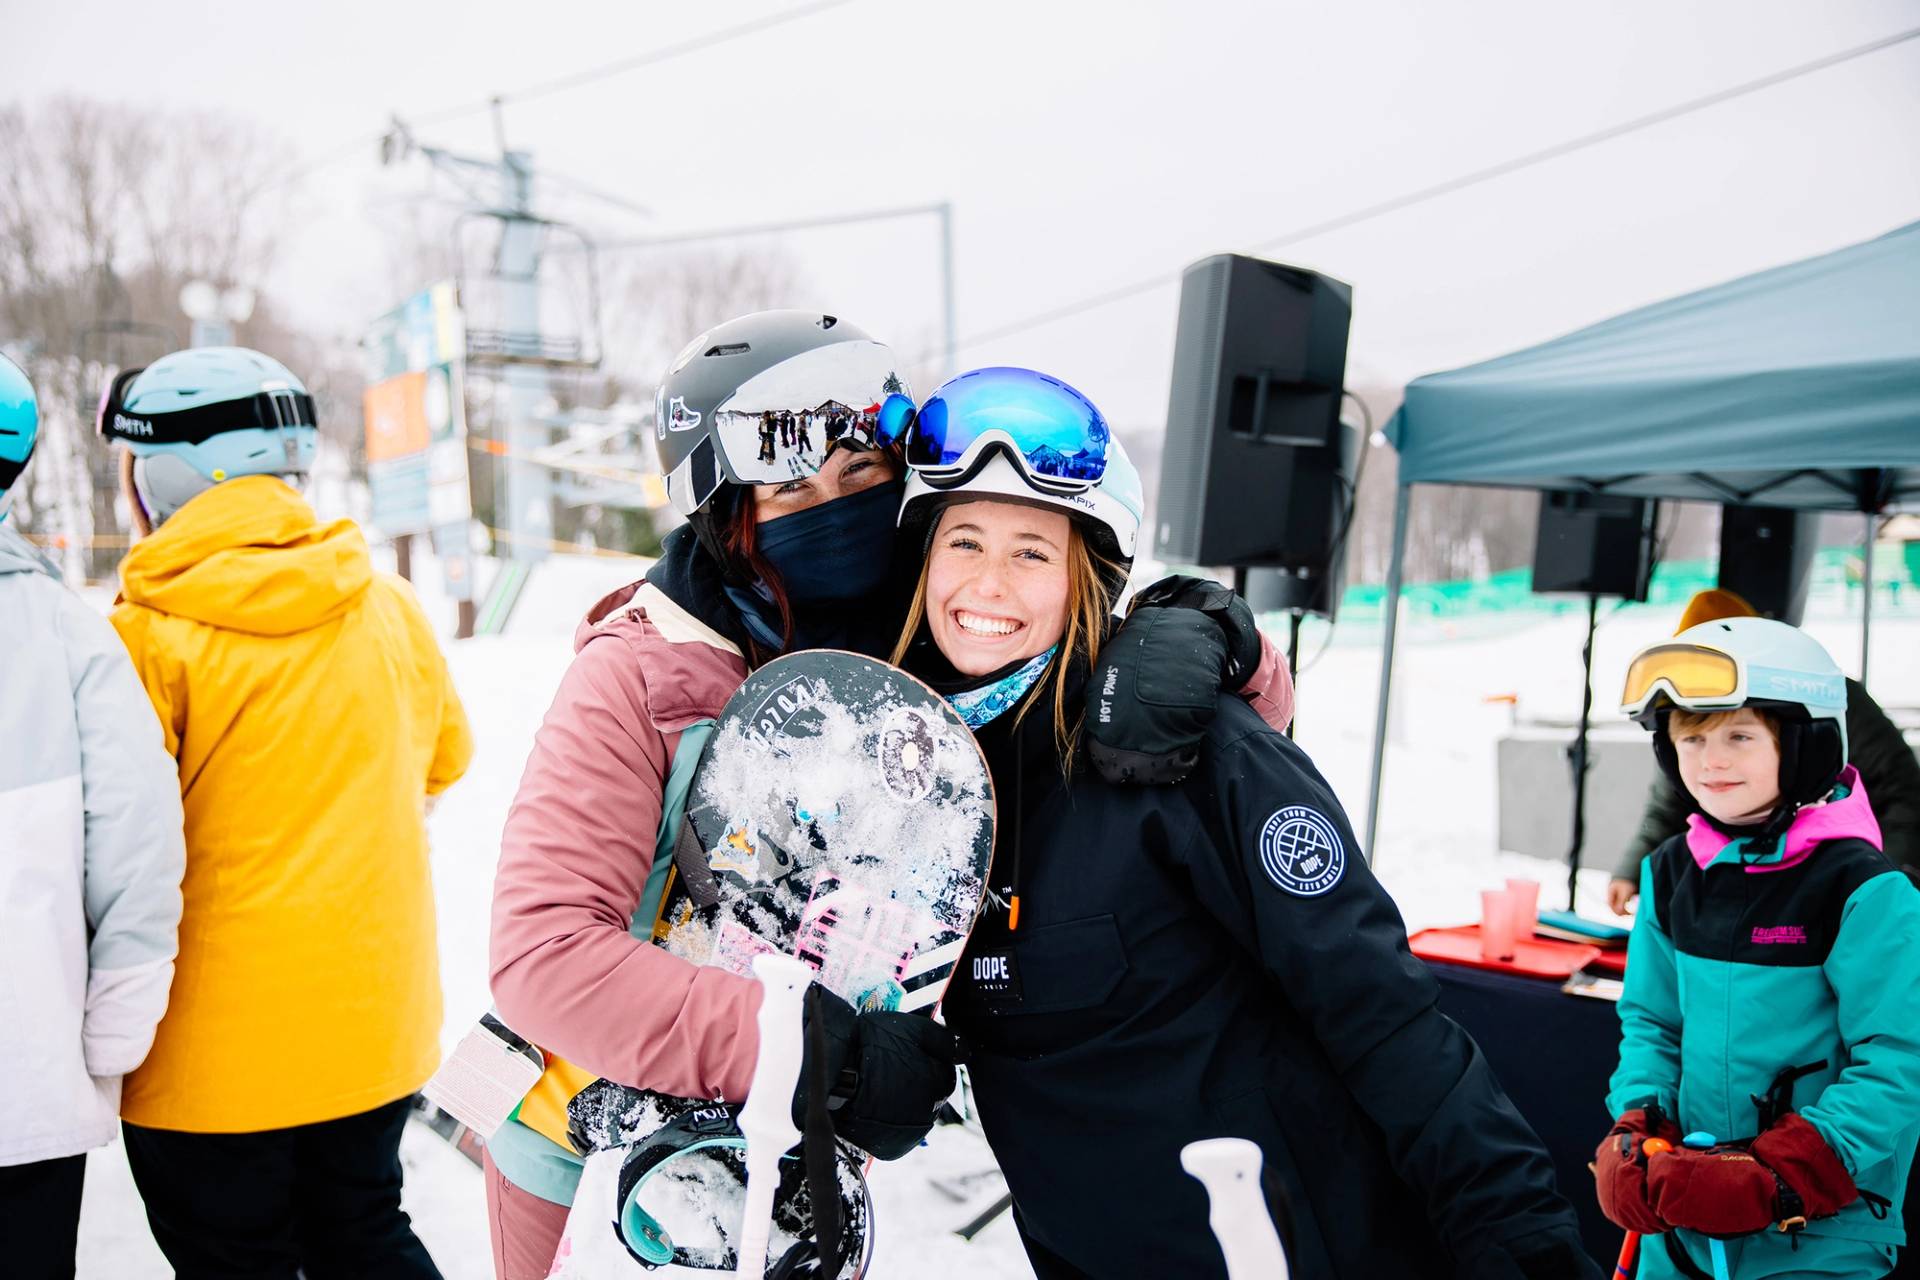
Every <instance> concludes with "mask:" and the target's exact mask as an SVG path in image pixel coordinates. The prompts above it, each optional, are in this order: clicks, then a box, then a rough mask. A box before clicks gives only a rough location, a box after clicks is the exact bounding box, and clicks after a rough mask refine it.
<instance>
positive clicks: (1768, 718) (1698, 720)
mask: <svg viewBox="0 0 1920 1280" xmlns="http://www.w3.org/2000/svg"><path fill="white" fill-rule="evenodd" d="M1742 711H1751V712H1753V714H1754V716H1755V718H1756V719H1758V720H1759V721H1760V723H1761V724H1763V725H1765V726H1767V733H1768V734H1769V735H1771V736H1772V738H1773V745H1774V747H1775V748H1776V749H1778V747H1779V746H1780V717H1779V716H1777V715H1775V714H1774V713H1773V712H1771V711H1768V710H1766V709H1764V708H1762V707H1735V708H1734V709H1733V710H1731V711H1688V710H1687V709H1686V708H1684V707H1675V708H1674V709H1673V711H1672V712H1671V713H1670V714H1669V715H1668V716H1667V736H1668V737H1669V738H1677V737H1679V736H1680V735H1681V734H1683V733H1692V732H1693V731H1694V730H1695V729H1711V728H1714V727H1715V726H1717V725H1722V724H1725V723H1726V722H1727V721H1729V720H1731V719H1733V717H1735V716H1737V715H1739V714H1740V713H1741V712H1742Z"/></svg>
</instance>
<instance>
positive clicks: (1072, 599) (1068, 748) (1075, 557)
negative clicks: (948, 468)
mask: <svg viewBox="0 0 1920 1280" xmlns="http://www.w3.org/2000/svg"><path fill="white" fill-rule="evenodd" d="M981 501H992V499H990V498H989V499H981ZM943 514H945V513H944V512H941V513H936V515H935V516H934V528H935V529H938V528H939V521H940V516H941V515H943ZM930 559H931V557H929V558H928V560H923V561H922V562H921V565H920V580H919V581H918V582H916V583H914V587H913V602H912V603H911V604H910V605H908V606H907V620H906V622H905V624H904V625H903V626H902V628H901V631H900V639H899V640H898V641H897V642H896V643H895V644H894V646H893V655H892V657H890V658H889V659H888V661H890V662H892V663H893V664H894V665H895V666H898V665H899V664H900V662H901V661H902V659H904V658H905V657H906V656H907V650H908V649H910V648H911V647H912V646H913V642H914V639H915V638H916V637H917V636H918V635H919V634H920V628H921V626H922V625H923V624H924V623H925V622H926V618H927V566H928V563H929V562H930ZM1066 561H1067V623H1066V627H1065V629H1064V630H1063V631H1062V632H1061V635H1060V652H1059V653H1058V654H1057V655H1055V658H1054V661H1053V662H1052V663H1051V664H1049V668H1048V671H1047V674H1046V677H1045V678H1044V679H1042V680H1040V681H1039V682H1038V683H1036V684H1035V685H1034V686H1033V688H1032V689H1031V690H1030V691H1029V692H1028V693H1027V696H1026V697H1024V698H1022V699H1021V700H1020V705H1019V707H1018V708H1017V709H1016V710H1015V712H1014V719H1013V723H1014V725H1015V726H1016V727H1018V726H1019V724H1020V722H1021V721H1022V720H1024V719H1025V718H1026V715H1027V712H1028V711H1030V710H1031V709H1032V708H1033V707H1034V706H1035V705H1036V704H1037V703H1039V702H1040V701H1041V700H1042V699H1044V698H1051V700H1052V702H1053V740H1054V744H1055V745H1056V746H1057V747H1058V748H1059V749H1060V767H1061V770H1062V772H1064V773H1066V774H1068V775H1069V776H1071V774H1072V773H1073V755H1074V751H1075V750H1076V749H1077V747H1078V745H1079V739H1080V721H1081V716H1082V710H1083V709H1082V708H1080V707H1074V708H1072V709H1069V708H1068V706H1067V670H1068V668H1069V667H1071V666H1073V664H1074V659H1075V658H1076V657H1078V658H1081V659H1084V661H1085V665H1086V667H1087V669H1088V670H1091V669H1092V668H1093V665H1094V663H1095V662H1097V661H1098V660H1099V658H1100V645H1101V642H1102V641H1103V640H1105V639H1106V634H1107V622H1108V619H1109V618H1111V617H1112V615H1113V606H1114V594H1115V592H1116V591H1117V590H1118V588H1119V585H1120V584H1122V583H1124V582H1125V581H1126V576H1127V571H1126V566H1125V565H1122V564H1119V563H1117V562H1115V561H1112V560H1108V559H1107V558H1106V557H1104V556H1102V555H1099V554H1097V553H1096V552H1095V551H1094V550H1093V548H1092V547H1091V546H1089V545H1088V544H1087V539H1086V535H1085V534H1084V533H1082V532H1081V529H1080V522H1079V521H1078V520H1074V519H1072V518H1069V519H1068V520H1067V552H1066ZM1049 690H1051V692H1049Z"/></svg>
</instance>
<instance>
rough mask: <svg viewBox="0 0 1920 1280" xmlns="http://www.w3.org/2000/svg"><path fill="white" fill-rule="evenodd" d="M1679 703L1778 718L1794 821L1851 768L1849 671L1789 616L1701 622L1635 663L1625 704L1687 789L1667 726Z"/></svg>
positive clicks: (1783, 782)
mask: <svg viewBox="0 0 1920 1280" xmlns="http://www.w3.org/2000/svg"><path fill="white" fill-rule="evenodd" d="M1676 707H1677V708H1681V709H1684V710H1687V711H1694V712H1699V713H1701V714H1710V713H1712V712H1716V711H1733V710H1737V709H1739V708H1741V707H1754V708H1756V709H1760V710H1764V711H1767V712H1770V713H1771V714H1772V715H1773V716H1774V717H1775V718H1776V719H1777V720H1778V721H1779V722H1780V795H1781V798H1782V800H1783V801H1784V802H1785V803H1784V804H1783V805H1782V806H1781V813H1782V814H1784V815H1785V816H1786V817H1788V818H1790V817H1791V815H1792V813H1793V811H1794V810H1796V809H1797V808H1798V807H1799V806H1801V805H1803V804H1811V803H1813V802H1815V801H1817V800H1821V799H1824V798H1825V797H1826V795H1827V793H1828V792H1830V791H1832V790H1833V784H1834V781H1835V779H1837V778H1838V777H1839V776H1840V770H1841V769H1842V768H1844V767H1845V766H1846V763H1847V682H1846V677H1845V676H1843V675H1842V674H1841V673H1840V667H1839V665H1838V664H1837V663H1835V662H1834V660H1833V657H1832V655H1830V654H1829V653H1828V652H1827V651H1826V650H1825V649H1824V648H1822V647H1821V646H1820V643H1819V641H1817V640H1815V639H1814V638H1813V637H1812V636H1809V635H1808V634H1807V633H1806V632H1804V631H1802V630H1800V628H1798V627H1793V626H1789V625H1787V624H1786V623H1784V622H1776V621H1774V620H1773V619H1771V618H1721V619H1719V620H1717V621H1714V622H1703V623H1701V624H1699V625H1698V626H1693V627H1688V628H1687V629H1686V630H1685V631H1682V632H1681V633H1680V634H1678V635H1676V636H1674V637H1673V638H1672V639H1670V640H1662V641H1660V642H1658V643H1657V644H1652V645H1648V646H1647V647H1646V648H1645V649H1642V650H1641V651H1640V652H1639V653H1638V654H1636V655H1634V659H1633V661H1632V663H1631V664H1629V665H1628V667H1627V681H1626V687H1625V688H1624V689H1623V690H1622V692H1621V698H1620V710H1621V712H1622V713H1624V714H1625V715H1626V716H1627V717H1629V718H1630V719H1633V720H1636V721H1638V722H1639V723H1640V724H1641V725H1642V726H1644V727H1646V728H1648V729H1650V730H1652V731H1653V750H1654V758H1655V759H1656V760H1658V761H1659V763H1660V767H1661V769H1662V770H1664V771H1665V772H1666V774H1667V775H1668V777H1670V778H1671V779H1672V780H1673V783H1674V785H1675V786H1676V787H1678V788H1679V789H1680V792H1681V794H1682V795H1685V794H1687V792H1686V788H1685V786H1684V785H1682V784H1681V781H1680V773H1679V760H1678V756H1677V755H1676V753H1675V750H1674V745H1673V740H1672V738H1671V737H1670V736H1669V734H1668V732H1667V718H1668V716H1669V715H1670V714H1671V713H1672V712H1673V710H1674V709H1675V708H1676ZM1769 825H1770V826H1771V825H1772V824H1769Z"/></svg>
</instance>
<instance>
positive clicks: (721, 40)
mask: <svg viewBox="0 0 1920 1280" xmlns="http://www.w3.org/2000/svg"><path fill="white" fill-rule="evenodd" d="M853 3H855V0H818V2H817V3H814V4H806V5H799V6H797V7H795V8H792V9H784V10H781V11H780V12H778V13H772V14H768V15H766V16H764V17H761V18H756V19H754V20H753V21H750V22H741V23H736V24H734V25H733V26H731V27H722V28H721V29H719V30H718V31H710V32H707V33H705V34H703V35H698V36H694V37H692V38H690V39H687V40H682V41H679V42H678V43H675V44H669V45H662V46H661V47H659V48H657V49H649V50H647V51H646V52H644V53H639V54H635V55H633V56H632V57H628V58H622V59H620V60H618V61H615V62H609V63H603V64H601V65H600V66H597V67H590V68H588V69H586V70H584V71H576V72H572V73H570V74H567V75H563V76H556V77H555V78H553V79H551V80H544V81H541V82H540V83H538V84H533V85H529V86H527V87H526V88H524V89H516V90H514V91H512V92H511V93H501V94H495V95H494V96H493V97H490V98H488V99H487V100H486V101H484V102H480V103H463V104H461V105H459V106H454V107H443V108H440V109H439V110H437V111H430V112H428V113H426V114H425V115H419V116H414V117H412V118H411V120H412V123H413V124H415V125H419V126H422V127H427V126H431V125H436V124H444V123H446V122H447V121H449V120H459V119H463V118H465V117H467V116H471V115H477V114H479V113H480V112H483V111H491V110H493V109H494V108H495V107H496V106H504V105H506V104H507V103H510V102H526V101H529V100H531V99H534V98H542V97H546V96H548V95H550V94H555V93H560V92H562V91H564V90H567V89H574V88H578V87H580V86H581V85H586V84H592V83H593V82H595V81H597V80H604V79H607V78H608V77H610V76H616V75H621V74H623V73H625V72H628V71H636V70H638V69H639V68H641V67H649V66H653V65H655V64H657V63H661V62H667V61H670V60H672V59H674V58H679V57H684V56H685V55H687V54H689V53H698V52H700V51H701V50H703V49H710V48H713V47H714V46H715V45H720V44H725V43H727V42H728V41H731V40H739V39H742V38H744V37H746V36H751V35H756V34H758V33H760V32H762V31H765V30H767V29H769V28H771V27H777V26H781V25H783V24H785V23H789V22H798V21H800V20H801V19H803V18H811V17H813V16H814V15H815V14H818V13H824V12H825V11H827V10H828V9H835V8H839V7H840V6H842V5H847V4H853ZM387 133H388V131H387V130H386V129H381V130H379V131H378V132H374V133H363V134H360V135H358V136H356V137H354V138H352V139H351V140H348V141H343V142H341V143H340V144H339V145H337V146H334V147H329V148H327V149H326V150H325V151H322V152H321V153H319V154H318V155H316V156H313V157H311V158H309V159H307V160H303V161H300V162H298V163H296V165H295V166H294V167H293V168H292V169H290V170H288V171H287V172H285V173H281V174H277V175H275V176H274V177H271V178H269V179H267V180H266V181H264V182H262V183H260V184H259V185H258V186H256V187H254V188H252V189H251V190H250V191H248V192H247V198H249V199H251V198H253V197H255V196H258V195H263V194H265V193H266V192H268V191H271V190H274V189H275V188H277V187H282V186H286V185H287V184H289V183H293V182H298V181H300V180H301V179H302V178H307V177H311V176H312V175H313V174H315V173H317V172H319V171H320V170H322V169H325V168H327V167H329V166H331V165H334V164H337V163H339V162H340V161H341V160H343V159H346V158H347V157H348V156H351V155H353V154H354V153H355V152H357V151H359V150H360V149H361V148H363V147H371V146H376V145H378V144H379V142H380V140H381V139H382V138H384V137H386V136H387ZM550 176H552V175H550ZM576 185H578V184H576ZM582 189H583V190H584V189H585V188H582ZM589 194H592V195H596V196H599V197H600V198H601V199H604V200H607V201H608V202H609V203H626V202H625V200H624V197H618V196H613V195H611V194H609V193H606V192H602V191H590V192H589ZM628 207H630V208H636V209H637V208H638V206H633V205H629V206H628ZM641 211H643V212H644V210H641Z"/></svg>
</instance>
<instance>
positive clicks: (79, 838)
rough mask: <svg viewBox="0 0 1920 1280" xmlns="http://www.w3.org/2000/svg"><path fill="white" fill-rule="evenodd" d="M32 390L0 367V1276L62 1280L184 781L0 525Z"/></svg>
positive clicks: (150, 973)
mask: <svg viewBox="0 0 1920 1280" xmlns="http://www.w3.org/2000/svg"><path fill="white" fill-rule="evenodd" d="M36 427H37V412H36V405H35V401H34V396H33V389H32V387H31V386H30V385H29V384H28V382H27V379H26V377H25V375H24V374H22V373H21V372H20V370H19V369H18V368H17V367H16V366H15V365H14V364H13V363H12V362H11V361H9V360H7V359H6V357H4V356H0V1018H3V1019H4V1023H5V1025H4V1028H0V1099H4V1100H5V1102H4V1105H0V1272H4V1273H5V1274H6V1275H8V1276H10V1277H20V1278H21V1280H27V1278H29V1277H31V1278H33V1280H38V1278H39V1277H42V1276H72V1275H73V1272H74V1252H75V1246H76V1244H77V1237H78V1233H79V1225H80V1188H81V1184H82V1180H83V1178H84V1176H85V1171H86V1152H87V1151H89V1150H91V1149H92V1148H94V1147H99V1146H105V1145H106V1144H107V1142H109V1141H110V1140H111V1139H112V1138H113V1136H114V1133H115V1131H116V1129H117V1127H118V1119H119V1110H120V1077H121V1076H122V1075H124V1074H126V1073H127V1072H128V1071H131V1070H132V1069H133V1068H135V1067H137V1066H139V1065H140V1063H141V1060H142V1059H144V1058H145V1057H146V1056H147V1050H148V1048H149V1047H150V1046H151V1045H152V1044H153V1032H154V1027H155V1025H156V1024H157V1023H158V1022H159V1021H160V1015H161V1014H162V1013H163V1012H165V1011H166V1007H167V990H168V987H169V986H170V984H171V983H172V981H173V959H174V949H175V939H176V932H177V930H178V927H179V924H180V878H181V875H182V873H183V871H184V870H185V866H186V848H185V844H184V842H183V839H182V836H181V813H180V781H179V777H178V774H177V771H176V769H175V766H174V762H173V757H172V756H170V755H168V754H167V750H166V746H165V744H164V743H163V741H162V738H161V733H160V722H159V720H158V719H156V718H155V716H154V712H153V704H152V702H150V701H149V700H148V698H147V695H146V690H145V689H144V688H142V687H141V684H140V679H139V677H138V676H136V675H135V674H134V670H133V663H132V660H131V659H129V658H128V656H127V651H126V649H125V647H124V646H122V644H121V643H120V637H119V636H118V635H117V634H116V633H115V632H114V629H113V627H112V626H111V625H109V624H108V622H107V620H106V619H105V618H104V617H102V616H101V615H100V614H99V613H97V612H95V611H94V610H93V609H91V608H89V607H88V606H87V605H86V604H85V603H84V602H82V601H81V600H80V598H79V597H78V596H76V595H74V594H73V593H72V592H71V591H68V590H67V589H66V587H64V586H63V585H62V584H61V582H60V579H59V577H58V575H57V574H56V572H55V570H54V567H53V565H52V564H51V563H50V562H49V561H47V560H46V559H45V558H44V557H43V556H41V555H40V553H39V552H38V551H36V550H35V549H34V547H33V546H32V544H30V543H29V542H28V541H27V540H26V539H25V538H24V537H22V536H21V535H20V533H19V532H18V531H17V530H16V529H14V528H13V527H12V526H11V525H10V524H8V523H6V515H7V509H8V508H9V507H10V506H11V499H12V496H13V493H14V491H15V489H16V487H17V482H18V480H19V478H20V473H21V471H22V470H23V469H24V467H25V465H26V462H27V458H28V456H29V455H30V454H31V452H32V450H33V443H34V435H35V430H36Z"/></svg>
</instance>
